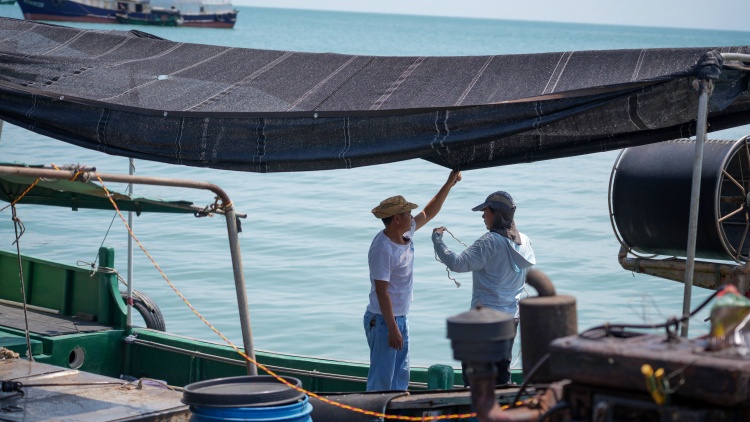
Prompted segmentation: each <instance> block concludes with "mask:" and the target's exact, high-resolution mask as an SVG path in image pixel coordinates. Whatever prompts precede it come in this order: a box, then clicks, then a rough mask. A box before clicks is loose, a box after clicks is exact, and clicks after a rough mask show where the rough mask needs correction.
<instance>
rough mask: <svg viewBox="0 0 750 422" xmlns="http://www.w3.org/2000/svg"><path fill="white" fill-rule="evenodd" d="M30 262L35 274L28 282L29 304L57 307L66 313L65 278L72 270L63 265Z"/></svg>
mask: <svg viewBox="0 0 750 422" xmlns="http://www.w3.org/2000/svg"><path fill="white" fill-rule="evenodd" d="M29 262H30V264H31V266H32V268H33V275H34V276H33V278H32V279H31V283H27V285H28V288H27V290H28V295H29V304H31V305H36V306H41V307H44V308H50V309H56V310H59V311H61V312H62V313H63V314H65V313H64V304H65V303H64V299H65V280H66V279H67V277H68V275H69V273H70V271H69V270H68V269H65V268H62V267H52V266H49V265H45V264H43V263H39V262H33V261H29ZM68 315H69V314H68Z"/></svg>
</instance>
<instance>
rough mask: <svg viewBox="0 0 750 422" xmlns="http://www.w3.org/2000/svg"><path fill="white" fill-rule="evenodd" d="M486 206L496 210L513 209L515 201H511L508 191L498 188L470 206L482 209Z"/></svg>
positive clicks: (478, 209) (475, 209)
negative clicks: (474, 205)
mask: <svg viewBox="0 0 750 422" xmlns="http://www.w3.org/2000/svg"><path fill="white" fill-rule="evenodd" d="M487 207H490V208H492V209H493V210H497V211H515V210H516V203H515V202H513V197H511V196H510V194H509V193H508V192H505V191H501V190H499V191H497V192H495V193H493V194H491V195H490V196H488V197H487V199H485V200H484V202H482V203H481V204H479V205H477V206H476V207H474V208H472V209H471V210H472V211H482V210H483V209H485V208H487Z"/></svg>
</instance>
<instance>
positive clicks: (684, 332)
mask: <svg viewBox="0 0 750 422" xmlns="http://www.w3.org/2000/svg"><path fill="white" fill-rule="evenodd" d="M697 82H698V89H699V90H700V97H699V98H698V121H697V122H696V128H695V159H694V160H693V182H692V183H693V185H692V191H691V193H690V222H689V225H688V244H687V260H686V266H685V291H684V294H683V297H682V316H683V317H687V316H688V315H690V299H691V295H692V291H693V277H694V270H695V244H696V239H697V237H698V203H699V201H700V194H701V191H700V189H701V172H702V171H703V144H704V142H705V140H706V126H707V120H708V96H709V95H711V90H712V89H713V82H712V81H711V80H709V79H705V80H700V81H697ZM689 322H690V321H689V319H688V318H685V320H684V321H683V323H682V328H681V330H680V335H681V336H682V337H687V336H688V328H689Z"/></svg>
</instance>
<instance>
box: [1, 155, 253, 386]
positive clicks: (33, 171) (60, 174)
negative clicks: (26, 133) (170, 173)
mask: <svg viewBox="0 0 750 422" xmlns="http://www.w3.org/2000/svg"><path fill="white" fill-rule="evenodd" d="M80 171H81V172H84V173H89V172H94V171H96V169H95V168H88V169H81V170H80ZM0 174H10V175H17V176H28V177H44V178H47V179H70V178H71V177H72V176H74V175H75V171H64V170H63V171H61V170H52V169H38V168H26V167H5V166H0ZM99 177H100V178H101V179H102V180H105V181H108V182H117V183H138V184H142V185H156V186H172V187H181V188H189V189H206V190H210V191H211V192H214V193H215V194H216V195H217V196H218V197H219V198H220V199H221V201H222V203H223V204H224V206H225V207H226V209H225V210H224V216H225V217H226V219H227V231H228V232H229V233H228V235H229V247H230V251H231V254H232V269H233V271H234V284H235V287H236V289H237V305H238V306H239V308H240V325H241V327H242V342H243V345H244V347H245V354H246V355H247V356H249V357H250V358H251V359H252V362H247V372H248V374H249V375H257V373H258V369H257V368H256V365H255V363H254V362H255V349H254V348H253V338H252V331H251V329H250V311H249V310H248V303H247V290H246V288H245V276H244V273H243V271H242V257H241V252H240V244H239V236H238V234H237V214H236V213H235V211H234V207H233V206H232V201H231V200H230V199H229V196H228V195H227V193H226V192H224V190H223V189H222V188H220V187H219V186H217V185H214V184H213V183H207V182H197V181H194V180H180V179H169V178H163V177H147V176H135V175H125V174H105V173H99Z"/></svg>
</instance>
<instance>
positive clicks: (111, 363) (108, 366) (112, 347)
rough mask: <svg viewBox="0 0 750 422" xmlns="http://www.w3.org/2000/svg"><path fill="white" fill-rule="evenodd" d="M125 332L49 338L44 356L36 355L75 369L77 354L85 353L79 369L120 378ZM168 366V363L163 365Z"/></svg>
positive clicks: (116, 331)
mask: <svg viewBox="0 0 750 422" xmlns="http://www.w3.org/2000/svg"><path fill="white" fill-rule="evenodd" d="M124 337H125V335H124V331H123V330H112V331H101V332H97V333H86V334H74V335H69V336H57V337H46V338H44V339H43V340H42V342H43V343H44V355H42V356H35V359H36V360H38V361H39V362H42V363H48V364H50V365H57V366H62V367H63V368H71V367H72V366H71V363H73V362H74V361H75V358H76V355H77V353H80V351H82V352H83V364H82V365H81V366H80V367H79V368H77V369H80V370H81V371H86V372H91V373H94V374H100V375H107V376H110V377H119V376H120V374H122V373H123V371H122V359H123V358H122V353H123V345H124V343H123V338H124ZM162 364H164V362H162Z"/></svg>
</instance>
